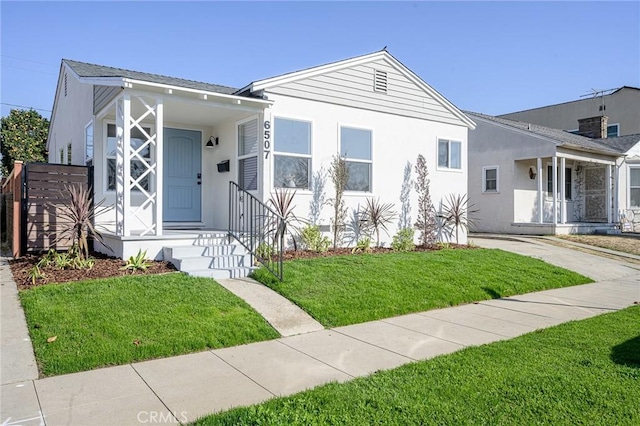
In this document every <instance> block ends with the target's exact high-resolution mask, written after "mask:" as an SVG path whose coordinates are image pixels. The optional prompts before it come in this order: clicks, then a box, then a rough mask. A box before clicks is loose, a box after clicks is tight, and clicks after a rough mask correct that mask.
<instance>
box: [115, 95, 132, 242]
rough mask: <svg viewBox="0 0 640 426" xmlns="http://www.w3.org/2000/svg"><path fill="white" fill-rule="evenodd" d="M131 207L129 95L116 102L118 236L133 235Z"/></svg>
mask: <svg viewBox="0 0 640 426" xmlns="http://www.w3.org/2000/svg"><path fill="white" fill-rule="evenodd" d="M130 206H131V101H130V97H129V94H128V93H125V94H123V95H122V97H121V98H120V99H118V101H117V102H116V235H122V236H129V235H131V229H130V226H131V225H130V223H129V220H127V217H126V215H127V214H129V211H130Z"/></svg>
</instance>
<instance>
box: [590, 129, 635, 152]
mask: <svg viewBox="0 0 640 426" xmlns="http://www.w3.org/2000/svg"><path fill="white" fill-rule="evenodd" d="M596 141H598V142H599V143H601V144H603V145H606V146H610V147H612V148H613V149H616V150H618V151H620V152H622V153H625V152H627V151H629V150H630V149H631V148H633V147H634V146H635V145H636V144H638V143H640V133H636V134H635V135H626V136H616V137H613V138H604V139H596Z"/></svg>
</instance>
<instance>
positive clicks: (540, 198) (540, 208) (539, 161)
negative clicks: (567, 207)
mask: <svg viewBox="0 0 640 426" xmlns="http://www.w3.org/2000/svg"><path fill="white" fill-rule="evenodd" d="M536 162H537V165H536V166H537V168H538V174H537V176H538V223H544V199H543V197H544V195H543V191H542V176H543V175H542V158H541V157H538V158H537V159H536Z"/></svg>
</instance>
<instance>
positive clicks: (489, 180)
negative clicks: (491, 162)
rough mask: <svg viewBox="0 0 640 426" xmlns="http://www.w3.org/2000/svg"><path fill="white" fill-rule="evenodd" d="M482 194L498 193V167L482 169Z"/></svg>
mask: <svg viewBox="0 0 640 426" xmlns="http://www.w3.org/2000/svg"><path fill="white" fill-rule="evenodd" d="M482 192H498V166H488V167H483V168H482Z"/></svg>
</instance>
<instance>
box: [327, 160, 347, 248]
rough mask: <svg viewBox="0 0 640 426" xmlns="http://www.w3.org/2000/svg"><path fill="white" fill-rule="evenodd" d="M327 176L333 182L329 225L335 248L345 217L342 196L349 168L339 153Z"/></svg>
mask: <svg viewBox="0 0 640 426" xmlns="http://www.w3.org/2000/svg"><path fill="white" fill-rule="evenodd" d="M329 176H330V177H331V182H333V188H334V190H335V192H336V195H335V198H333V199H331V200H330V204H331V205H332V206H333V218H332V220H331V226H332V227H333V250H335V249H336V248H337V247H338V241H339V240H340V239H341V238H342V232H343V229H344V223H345V220H346V217H347V208H346V207H345V206H344V200H343V199H342V197H343V195H344V191H345V189H346V187H347V181H348V180H349V169H348V168H347V162H346V160H345V159H344V157H341V156H339V155H335V156H334V157H333V160H332V161H331V168H330V169H329Z"/></svg>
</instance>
